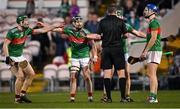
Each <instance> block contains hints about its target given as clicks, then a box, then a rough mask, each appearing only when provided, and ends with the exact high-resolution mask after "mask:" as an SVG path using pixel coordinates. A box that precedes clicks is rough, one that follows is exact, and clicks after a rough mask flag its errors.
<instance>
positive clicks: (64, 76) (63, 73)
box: [57, 64, 70, 81]
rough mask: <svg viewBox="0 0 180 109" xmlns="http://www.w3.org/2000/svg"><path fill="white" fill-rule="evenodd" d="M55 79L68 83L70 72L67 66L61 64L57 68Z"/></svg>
mask: <svg viewBox="0 0 180 109" xmlns="http://www.w3.org/2000/svg"><path fill="white" fill-rule="evenodd" d="M57 78H58V80H60V81H69V78H70V72H69V66H68V64H62V65H60V66H59V67H58V71H57Z"/></svg>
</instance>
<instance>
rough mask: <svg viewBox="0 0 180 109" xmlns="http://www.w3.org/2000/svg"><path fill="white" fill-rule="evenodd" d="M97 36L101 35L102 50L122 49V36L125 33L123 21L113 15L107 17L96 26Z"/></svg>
mask: <svg viewBox="0 0 180 109" xmlns="http://www.w3.org/2000/svg"><path fill="white" fill-rule="evenodd" d="M97 33H98V34H102V48H106V47H118V48H122V34H125V33H127V29H126V26H125V23H124V22H123V20H121V19H119V18H118V17H116V16H115V15H107V16H106V17H105V18H103V19H102V20H101V21H100V23H99V26H98V30H97Z"/></svg>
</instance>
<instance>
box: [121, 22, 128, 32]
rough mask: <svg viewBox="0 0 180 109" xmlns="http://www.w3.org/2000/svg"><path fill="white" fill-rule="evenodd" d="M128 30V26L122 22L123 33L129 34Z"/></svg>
mask: <svg viewBox="0 0 180 109" xmlns="http://www.w3.org/2000/svg"><path fill="white" fill-rule="evenodd" d="M127 32H128V31H127V28H126V24H125V23H124V22H122V33H123V34H125V33H127Z"/></svg>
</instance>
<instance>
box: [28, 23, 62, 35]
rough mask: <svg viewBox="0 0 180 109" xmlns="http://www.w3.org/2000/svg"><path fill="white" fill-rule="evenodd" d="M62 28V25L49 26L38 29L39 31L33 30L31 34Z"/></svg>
mask: <svg viewBox="0 0 180 109" xmlns="http://www.w3.org/2000/svg"><path fill="white" fill-rule="evenodd" d="M63 26H64V25H63V24H54V25H52V26H49V25H48V26H44V27H43V28H40V29H34V30H33V32H32V34H41V33H46V32H48V31H51V30H53V29H55V28H58V27H59V28H61V27H63Z"/></svg>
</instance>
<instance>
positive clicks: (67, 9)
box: [0, 0, 180, 92]
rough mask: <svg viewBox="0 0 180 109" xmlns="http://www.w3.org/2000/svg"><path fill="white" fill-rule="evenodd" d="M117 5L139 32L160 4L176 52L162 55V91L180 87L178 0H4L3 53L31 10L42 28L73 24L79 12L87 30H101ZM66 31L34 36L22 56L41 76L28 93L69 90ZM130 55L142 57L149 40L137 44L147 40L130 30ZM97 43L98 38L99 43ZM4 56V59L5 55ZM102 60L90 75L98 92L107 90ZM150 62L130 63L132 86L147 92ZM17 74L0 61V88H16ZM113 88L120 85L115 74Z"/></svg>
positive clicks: (0, 12) (0, 20) (0, 5)
mask: <svg viewBox="0 0 180 109" xmlns="http://www.w3.org/2000/svg"><path fill="white" fill-rule="evenodd" d="M112 3H113V4H117V5H118V6H119V8H121V9H123V12H124V13H123V14H124V17H125V18H126V22H127V23H129V24H130V25H132V26H133V28H135V29H136V30H139V31H143V32H146V29H147V26H148V22H147V21H146V20H145V19H144V18H143V16H142V12H143V9H144V7H145V6H146V4H147V3H155V4H156V5H158V6H159V8H160V13H159V16H158V19H159V20H160V23H161V29H162V38H164V39H163V41H162V45H163V52H173V55H172V54H169V55H163V57H162V62H161V64H160V65H159V68H158V73H157V74H158V82H159V89H160V90H174V89H180V85H179V84H180V21H179V19H180V12H179V11H180V2H179V0H0V48H1V49H0V52H2V45H3V40H4V39H5V37H6V34H7V31H8V30H9V29H11V28H13V27H15V26H16V25H17V24H16V17H17V16H18V15H22V14H26V15H27V16H28V17H29V22H30V25H32V26H33V27H34V28H42V26H41V25H38V23H36V22H37V21H41V22H44V23H46V24H49V25H51V24H54V23H60V22H64V23H65V24H66V26H72V25H71V18H72V17H73V16H76V15H80V16H82V17H83V21H84V23H85V24H84V28H86V29H88V30H89V31H90V32H92V33H96V30H97V26H98V22H99V20H100V19H102V18H103V17H104V16H105V15H106V8H107V7H108V5H109V4H112ZM61 35H62V34H60V33H57V32H48V33H44V34H40V35H38V36H40V37H36V36H35V35H32V36H31V37H29V39H28V41H27V43H26V45H25V48H24V52H23V55H24V56H25V57H26V58H27V60H28V61H29V62H30V63H31V64H32V66H33V68H34V70H35V72H36V78H35V80H34V81H33V84H32V86H31V87H30V88H29V90H28V91H29V92H42V91H44V92H55V91H68V90H69V75H70V73H69V63H70V54H71V53H70V47H69V45H68V43H67V40H65V39H62V38H61V37H60V36H61ZM129 37H130V38H128V45H129V49H130V50H129V53H130V55H133V56H140V53H141V52H142V49H143V48H144V45H145V44H144V43H136V42H137V41H140V42H141V41H143V39H140V38H136V37H134V36H133V35H132V34H129ZM97 43H98V42H97ZM0 59H2V60H3V59H5V57H4V56H2V55H0ZM99 66H100V59H99V62H96V63H94V64H91V74H92V79H93V84H94V85H93V86H94V90H102V89H103V82H102V80H103V76H102V71H101V69H100V67H99ZM145 74H146V63H144V62H142V63H137V64H135V65H132V66H131V79H132V81H131V82H132V86H131V90H147V89H148V86H149V82H148V81H149V80H148V78H147V77H146V75H145ZM14 81H15V77H14V76H13V75H12V74H11V72H10V71H9V66H7V65H6V64H4V63H0V92H12V91H14ZM84 87H85V84H84V80H83V79H82V75H81V73H79V80H78V89H79V90H82V91H83V90H85V88H84ZM112 88H113V89H114V90H116V89H118V88H119V87H118V85H117V77H116V74H115V76H114V78H113V84H112Z"/></svg>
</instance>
